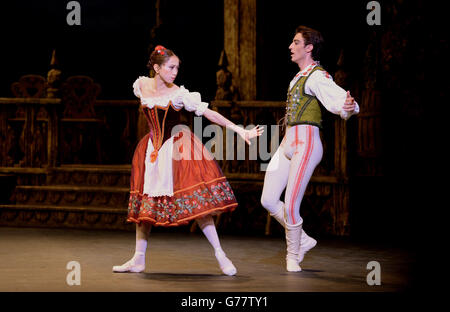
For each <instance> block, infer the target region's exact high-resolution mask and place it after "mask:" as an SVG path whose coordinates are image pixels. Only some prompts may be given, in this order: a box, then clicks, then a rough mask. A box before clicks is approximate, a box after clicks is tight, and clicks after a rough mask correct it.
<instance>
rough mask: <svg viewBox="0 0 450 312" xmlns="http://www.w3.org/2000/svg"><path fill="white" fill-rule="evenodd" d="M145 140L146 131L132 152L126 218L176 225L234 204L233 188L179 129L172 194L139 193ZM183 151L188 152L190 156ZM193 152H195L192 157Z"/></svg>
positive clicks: (206, 153)
mask: <svg viewBox="0 0 450 312" xmlns="http://www.w3.org/2000/svg"><path fill="white" fill-rule="evenodd" d="M175 141H176V142H175ZM148 142H149V134H147V135H146V136H145V137H144V138H142V140H141V141H140V142H139V144H138V146H137V148H136V151H135V153H134V157H133V163H132V172H131V181H130V187H131V191H130V200H129V204H128V217H127V221H128V222H134V223H140V222H148V223H151V224H153V225H156V226H178V225H185V224H188V223H189V221H190V220H193V219H195V218H199V217H203V216H206V215H208V214H211V215H214V214H219V213H221V212H224V211H233V210H234V209H235V208H236V207H237V205H238V204H237V202H236V198H235V196H234V194H233V190H232V189H231V186H230V184H229V182H228V181H227V180H226V178H225V177H224V175H223V173H222V171H221V169H220V167H219V165H218V164H217V162H216V161H215V160H214V159H213V157H212V155H211V154H210V153H209V151H208V150H207V149H206V148H205V147H204V146H203V144H202V143H201V142H200V140H199V139H198V138H197V137H195V135H194V134H193V133H191V132H189V131H181V132H180V133H178V134H177V135H175V138H174V142H175V143H174V150H173V153H174V156H175V157H173V160H172V161H173V162H172V166H173V169H172V170H173V183H174V185H173V188H174V194H173V196H156V197H149V196H148V195H147V194H143V185H144V170H145V152H146V150H147V144H148ZM150 142H151V141H150ZM186 153H189V154H192V155H190V156H191V157H187V156H189V155H186ZM198 153H204V156H206V157H200V158H201V159H199V157H198ZM182 154H184V155H182ZM194 154H197V156H196V157H195V158H194Z"/></svg>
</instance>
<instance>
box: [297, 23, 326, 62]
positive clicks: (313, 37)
mask: <svg viewBox="0 0 450 312" xmlns="http://www.w3.org/2000/svg"><path fill="white" fill-rule="evenodd" d="M298 33H301V34H302V36H303V39H304V41H305V46H307V45H308V44H312V45H313V49H312V52H311V57H312V58H313V60H315V61H318V60H319V56H320V52H321V51H322V47H323V37H322V34H321V33H320V32H319V31H317V30H315V29H312V28H309V27H306V26H298V27H297V29H296V30H295V34H298Z"/></svg>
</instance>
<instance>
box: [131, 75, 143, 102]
mask: <svg viewBox="0 0 450 312" xmlns="http://www.w3.org/2000/svg"><path fill="white" fill-rule="evenodd" d="M145 78H146V77H144V76H140V77H139V78H138V79H136V81H135V82H134V83H133V92H134V95H136V96H137V97H138V98H141V97H142V93H141V82H142V81H143V79H145Z"/></svg>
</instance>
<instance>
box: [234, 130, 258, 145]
mask: <svg viewBox="0 0 450 312" xmlns="http://www.w3.org/2000/svg"><path fill="white" fill-rule="evenodd" d="M239 129H240V130H239V131H237V133H238V134H239V135H240V136H241V138H242V139H243V140H244V141H245V142H247V144H248V145H252V142H250V140H251V139H253V138H254V137H257V136H260V135H261V134H263V132H264V128H263V127H261V126H260V125H257V126H256V127H254V128H252V129H250V130H245V129H243V128H239Z"/></svg>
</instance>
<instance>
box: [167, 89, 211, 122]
mask: <svg viewBox="0 0 450 312" xmlns="http://www.w3.org/2000/svg"><path fill="white" fill-rule="evenodd" d="M184 90H185V92H182V94H181V95H180V96H179V97H178V98H177V99H176V101H175V102H176V103H177V105H183V106H184V108H185V109H186V110H187V111H189V112H195V114H196V115H197V116H201V115H203V113H204V112H205V110H206V109H207V108H208V103H206V102H202V97H201V95H200V93H198V92H189V91H188V90H186V89H184Z"/></svg>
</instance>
